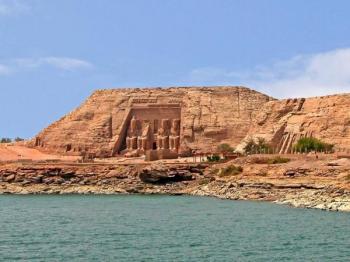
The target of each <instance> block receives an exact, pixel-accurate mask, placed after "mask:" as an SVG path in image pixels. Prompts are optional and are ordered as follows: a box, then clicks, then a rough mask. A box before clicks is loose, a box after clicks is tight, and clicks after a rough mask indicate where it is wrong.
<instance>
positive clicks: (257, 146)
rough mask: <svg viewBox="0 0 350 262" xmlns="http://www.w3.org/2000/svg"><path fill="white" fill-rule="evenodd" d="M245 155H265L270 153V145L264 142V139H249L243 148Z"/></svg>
mask: <svg viewBox="0 0 350 262" xmlns="http://www.w3.org/2000/svg"><path fill="white" fill-rule="evenodd" d="M243 150H244V152H245V153H246V154H249V155H251V154H266V153H269V152H272V150H271V147H270V145H269V144H268V143H267V142H266V140H265V138H262V137H258V138H256V140H254V139H253V138H250V139H249V140H248V142H247V144H246V145H245V147H244V149H243Z"/></svg>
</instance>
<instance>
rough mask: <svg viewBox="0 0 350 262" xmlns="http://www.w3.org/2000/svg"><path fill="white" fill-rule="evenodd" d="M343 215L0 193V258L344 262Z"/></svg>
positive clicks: (349, 230)
mask: <svg viewBox="0 0 350 262" xmlns="http://www.w3.org/2000/svg"><path fill="white" fill-rule="evenodd" d="M349 259H350V214H348V213H333V212H326V211H319V210H308V209H295V208H290V207H286V206H279V205H275V204H271V203H258V202H249V201H230V200H219V199H215V198H206V197H187V196H177V197H175V196H77V195H68V196H0V261H16V260H18V261H349Z"/></svg>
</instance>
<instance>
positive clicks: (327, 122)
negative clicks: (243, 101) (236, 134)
mask: <svg viewBox="0 0 350 262" xmlns="http://www.w3.org/2000/svg"><path fill="white" fill-rule="evenodd" d="M349 108H350V94H341V95H331V96H323V97H313V98H307V99H303V98H301V99H285V100H279V101H278V100H275V101H270V102H268V103H266V104H265V105H264V107H262V109H261V111H260V112H259V114H257V116H256V119H255V120H254V124H253V125H252V126H251V128H250V130H249V133H248V135H247V137H246V139H245V140H244V141H247V140H248V139H249V138H250V137H253V138H254V137H263V138H265V139H266V140H267V141H269V142H270V143H271V144H272V145H273V146H274V147H275V149H276V151H277V152H279V153H289V152H291V150H292V146H293V144H294V143H296V142H297V140H298V139H299V138H300V137H317V138H319V139H322V140H323V141H325V142H328V143H332V144H335V146H336V148H340V149H350V110H349ZM244 141H243V142H242V143H241V144H240V145H239V146H238V148H239V149H242V148H243V147H244V144H245V143H244Z"/></svg>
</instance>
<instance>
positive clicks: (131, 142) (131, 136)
mask: <svg viewBox="0 0 350 262" xmlns="http://www.w3.org/2000/svg"><path fill="white" fill-rule="evenodd" d="M137 134H138V120H137V119H136V118H135V116H133V118H132V119H131V121H130V126H129V129H128V136H127V138H126V147H127V149H128V150H134V149H137V147H138V141H137V140H138V139H137Z"/></svg>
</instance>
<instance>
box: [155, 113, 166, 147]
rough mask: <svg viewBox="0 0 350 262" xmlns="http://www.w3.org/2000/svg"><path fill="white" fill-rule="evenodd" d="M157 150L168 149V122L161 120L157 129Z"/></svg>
mask: <svg viewBox="0 0 350 262" xmlns="http://www.w3.org/2000/svg"><path fill="white" fill-rule="evenodd" d="M157 140H158V148H159V149H169V120H168V119H162V120H161V122H160V128H159V129H158V139H157Z"/></svg>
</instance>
